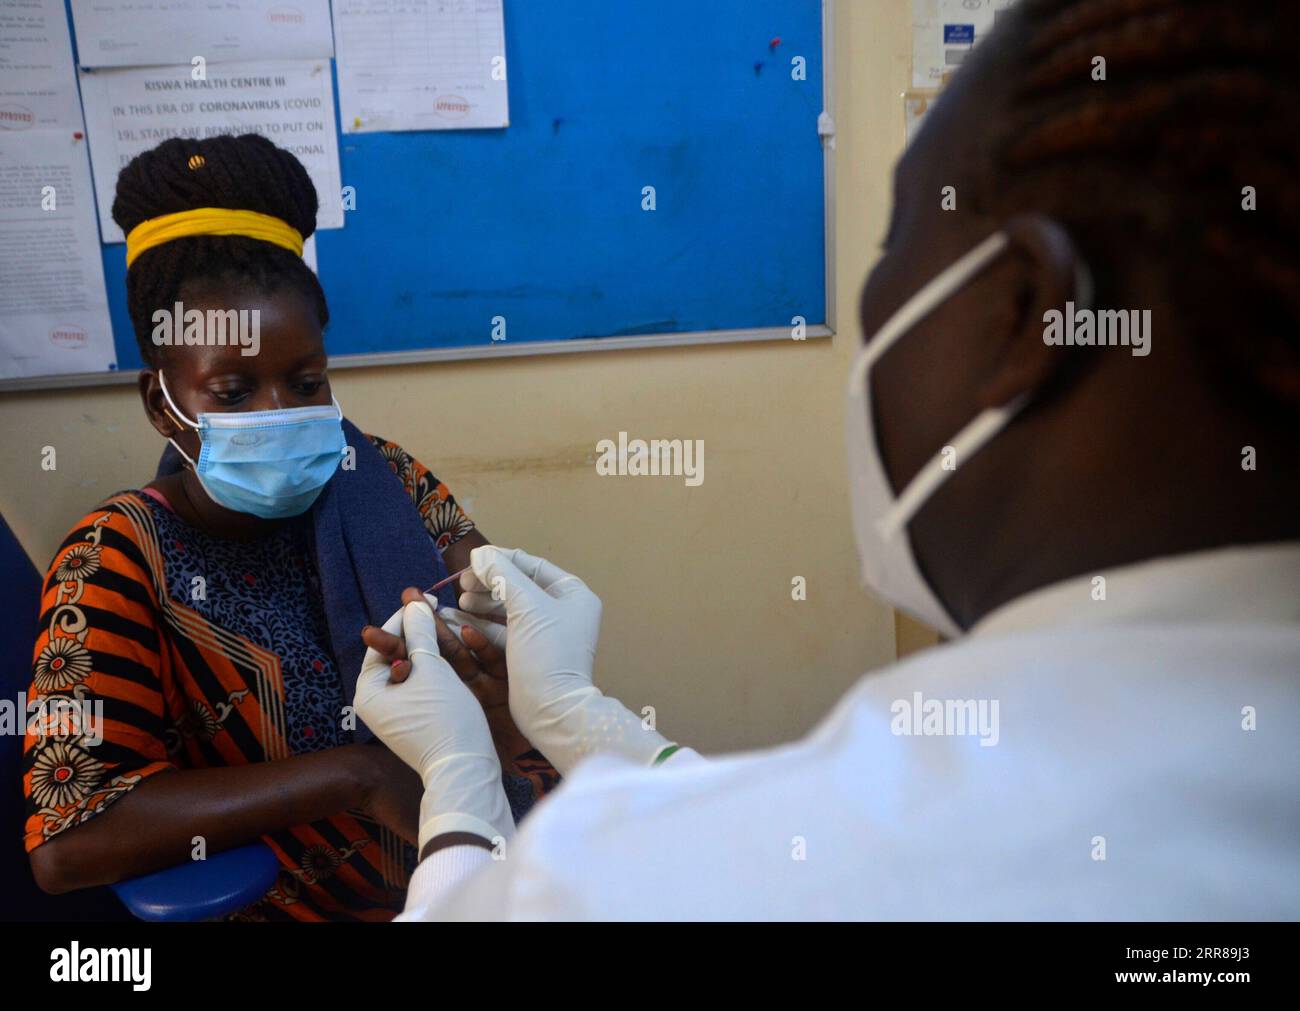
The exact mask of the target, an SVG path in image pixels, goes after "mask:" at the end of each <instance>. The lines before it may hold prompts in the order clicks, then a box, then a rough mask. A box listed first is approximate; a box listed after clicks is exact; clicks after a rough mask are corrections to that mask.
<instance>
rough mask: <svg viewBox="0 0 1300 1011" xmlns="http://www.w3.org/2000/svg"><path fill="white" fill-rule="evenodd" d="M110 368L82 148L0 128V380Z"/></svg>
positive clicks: (51, 136) (49, 133) (68, 140)
mask: <svg viewBox="0 0 1300 1011" xmlns="http://www.w3.org/2000/svg"><path fill="white" fill-rule="evenodd" d="M116 360H117V359H116V352H115V351H114V349H113V330H112V325H111V324H110V322H109V317H108V296H107V295H106V294H105V291H104V264H103V260H102V259H101V256H100V247H99V234H98V232H97V231H96V229H95V208H94V200H93V197H92V195H91V190H90V166H89V165H88V164H87V161H86V143H85V141H84V140H75V139H74V138H73V136H72V134H71V133H70V132H65V131H61V130H30V131H24V132H22V133H10V132H8V131H4V130H0V378H5V379H14V378H19V377H23V376H46V375H57V374H63V373H69V372H102V371H105V370H107V369H110V368H112V367H113V366H114V365H115V364H116Z"/></svg>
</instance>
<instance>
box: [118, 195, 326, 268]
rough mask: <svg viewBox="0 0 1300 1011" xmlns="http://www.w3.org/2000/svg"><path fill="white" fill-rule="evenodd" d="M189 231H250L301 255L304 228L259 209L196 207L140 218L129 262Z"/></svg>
mask: <svg viewBox="0 0 1300 1011" xmlns="http://www.w3.org/2000/svg"><path fill="white" fill-rule="evenodd" d="M190 235H247V236H248V237H249V238H251V239H261V240H262V241H263V242H270V243H273V244H275V245H277V246H281V247H283V248H284V249H287V250H289V252H291V253H293V254H294V255H295V256H302V232H300V231H298V229H296V228H294V227H293V226H292V225H290V224H289V223H288V222H287V221H281V220H280V219H279V218H273V217H271V215H269V214H261V213H259V212H257V211H230V210H226V209H225V208H224V207H196V208H194V210H192V211H178V212H177V213H175V214H164V215H162V216H161V217H157V218H150V219H149V220H148V221H141V222H140V223H139V224H138V225H136V226H135V227H134V228H132V229H131V233H130V234H129V235H128V236H127V237H126V265H127V267H130V266H131V264H132V263H134V262H135V259H136V257H137V256H139V255H140V254H141V253H143V252H144V251H145V250H146V249H152V248H153V247H154V246H161V245H162V244H163V243H164V242H171V241H172V240H173V239H184V238H186V237H187V236H190Z"/></svg>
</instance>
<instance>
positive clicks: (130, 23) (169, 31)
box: [72, 0, 334, 67]
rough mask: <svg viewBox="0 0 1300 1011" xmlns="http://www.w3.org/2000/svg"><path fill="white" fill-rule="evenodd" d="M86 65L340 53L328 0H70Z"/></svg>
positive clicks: (162, 63)
mask: <svg viewBox="0 0 1300 1011" xmlns="http://www.w3.org/2000/svg"><path fill="white" fill-rule="evenodd" d="M72 21H73V24H74V25H75V27H76V29H77V59H78V61H79V62H80V64H81V65H82V66H83V67H145V66H165V65H168V64H176V63H184V64H186V65H187V66H188V65H190V64H191V63H192V62H193V60H194V57H196V56H201V57H203V59H204V60H206V61H207V62H208V63H209V64H212V63H217V62H223V61H224V62H233V61H249V60H290V59H293V60H316V59H328V58H329V57H331V56H333V55H334V46H333V42H332V40H331V38H330V12H329V0H220V2H213V0H72Z"/></svg>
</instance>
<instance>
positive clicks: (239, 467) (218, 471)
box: [158, 372, 347, 520]
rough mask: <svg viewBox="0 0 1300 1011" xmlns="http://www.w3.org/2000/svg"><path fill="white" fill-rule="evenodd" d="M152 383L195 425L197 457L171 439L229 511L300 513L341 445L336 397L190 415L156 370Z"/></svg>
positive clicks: (277, 515)
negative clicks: (324, 403) (314, 403)
mask: <svg viewBox="0 0 1300 1011" xmlns="http://www.w3.org/2000/svg"><path fill="white" fill-rule="evenodd" d="M158 385H159V386H161V387H162V391H163V396H164V397H166V398H167V404H168V406H169V407H170V408H171V410H172V412H173V416H174V417H175V420H176V421H177V422H178V423H180V424H183V425H188V426H189V427H190V428H193V429H195V430H196V431H197V432H198V433H199V441H200V442H201V443H202V444H203V448H202V450H201V451H200V452H199V459H198V461H197V462H195V461H194V460H191V459H190V458H189V456H187V455H186V453H185V450H183V449H181V447H180V446H178V445H177V444H176V440H175V439H169V440H168V441H169V442H170V443H171V444H172V445H173V446H176V451H177V452H178V453H180V454H181V456H183V457H185V460H186V461H187V462H188V463H189V464H190V466H191V467H193V468H194V473H195V475H196V476H197V477H198V479H199V484H201V485H202V486H203V490H204V491H205V492H207V494H208V497H209V498H210V499H212V501H213V502H216V503H217V504H218V505H221V506H225V507H226V508H227V509H233V510H234V511H235V512H241V513H252V514H253V515H254V516H260V517H262V518H263V519H268V520H273V519H284V518H285V517H288V516H299V515H301V514H302V513H305V512H306V511H307V510H308V509H310V508H311V506H312V503H313V502H315V501H316V498H317V496H319V495H320V493H321V491H322V490H323V489H324V487H325V485H326V484H327V483H328V482H329V479H330V478H331V477H333V476H334V471H336V470H337V469H338V466H339V463H340V462H341V461H342V459H343V456H344V454H345V453H346V452H347V440H346V439H345V438H344V435H343V411H342V410H341V409H340V408H339V403H338V401H337V400H335V401H334V402H333V403H332V404H331V405H330V406H328V407H289V408H285V409H283V410H278V411H237V412H232V413H229V414H200V415H199V419H198V421H191V420H190V419H189V418H187V417H186V416H185V414H183V413H182V412H181V410H180V408H179V407H177V406H176V402H175V401H174V400H172V396H171V394H170V393H169V392H168V391H167V382H166V380H165V379H164V378H163V375H162V373H161V372H159V373H158Z"/></svg>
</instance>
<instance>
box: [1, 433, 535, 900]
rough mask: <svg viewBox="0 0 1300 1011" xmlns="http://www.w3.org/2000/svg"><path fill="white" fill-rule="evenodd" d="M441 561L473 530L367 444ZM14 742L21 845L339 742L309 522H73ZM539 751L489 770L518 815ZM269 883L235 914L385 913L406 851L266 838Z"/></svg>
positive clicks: (150, 509) (337, 703) (381, 840)
mask: <svg viewBox="0 0 1300 1011" xmlns="http://www.w3.org/2000/svg"><path fill="white" fill-rule="evenodd" d="M371 439H372V441H373V442H374V443H375V445H376V446H377V448H378V449H379V450H380V452H381V453H382V454H383V455H384V456H385V458H386V459H387V460H388V461H389V464H390V466H392V467H393V469H394V470H395V471H396V472H397V474H398V476H399V477H401V478H402V480H403V483H404V485H405V487H406V489H407V491H408V493H409V494H410V495H411V497H412V500H413V501H414V502H415V505H416V507H417V509H418V510H419V512H420V515H421V516H422V517H423V519H424V524H425V528H426V529H427V530H428V532H429V536H430V537H431V538H432V539H433V540H434V542H435V544H436V545H437V547H438V548H439V550H443V551H445V550H446V549H447V548H448V547H450V546H451V545H452V544H454V543H455V542H456V541H458V540H459V539H460V538H462V537H464V536H465V535H466V534H467V533H469V531H471V530H472V529H473V528H474V526H473V523H472V522H471V521H470V519H469V518H468V517H467V516H466V515H465V513H464V512H463V511H462V510H461V508H460V507H459V506H458V505H457V503H456V500H455V498H453V497H452V495H451V494H450V492H449V491H448V490H447V487H446V485H444V484H442V483H441V482H439V481H438V479H437V478H436V477H434V476H433V475H432V474H431V473H430V472H429V471H428V470H427V469H426V468H425V467H423V466H422V465H421V464H419V463H418V462H417V461H415V460H414V459H413V458H412V457H411V456H410V455H409V454H407V453H406V452H404V451H403V450H402V449H401V448H400V447H398V446H396V445H394V444H393V443H390V442H387V441H385V440H383V439H378V438H375V437H373V436H372V437H371ZM28 701H29V705H30V704H32V703H37V704H38V705H39V706H40V708H38V710H37V712H38V713H40V714H42V717H41V718H42V720H43V721H44V725H43V726H42V725H41V721H39V720H38V721H36V723H35V725H34V724H33V722H32V721H29V733H28V734H27V736H26V739H25V742H24V760H23V789H24V792H25V794H26V797H27V823H26V840H25V841H26V846H27V849H28V850H29V851H30V850H32V849H35V848H36V847H37V846H40V845H42V844H44V843H45V842H48V841H49V840H50V839H52V838H53V837H54V836H56V835H58V834H59V833H60V832H65V831H67V830H68V829H71V828H74V827H75V826H77V825H79V824H81V823H82V822H84V821H87V820H88V819H90V818H93V817H95V816H96V815H97V814H99V813H101V812H103V811H104V810H106V809H107V808H108V807H109V806H110V805H111V804H113V803H114V802H115V801H117V800H119V799H121V798H122V797H124V796H125V795H126V794H127V793H129V792H130V791H131V790H132V789H134V788H135V787H136V786H138V785H139V784H140V783H142V782H144V781H145V780H146V779H148V778H149V777H150V776H154V775H158V774H159V773H162V772H166V771H168V770H174V769H193V768H211V767H219V766H233V765H242V764H245V763H250V762H267V761H275V760H278V759H284V758H288V757H290V756H293V755H301V754H306V753H309V752H313V751H319V750H322V749H324V748H330V747H337V746H339V745H341V744H345V743H347V742H348V740H349V732H350V729H351V726H350V724H349V719H350V717H349V715H348V714H349V713H350V709H347V708H345V707H346V706H348V705H349V704H350V703H351V699H345V698H344V697H343V689H342V681H341V679H340V677H339V672H338V669H337V667H336V666H335V663H334V658H333V656H332V654H331V650H330V647H329V637H328V634H327V631H326V626H325V618H324V613H323V608H322V604H321V595H320V591H319V583H318V581H317V575H316V571H315V566H314V565H313V564H312V561H311V556H310V551H309V522H308V521H307V519H306V518H303V519H302V520H300V521H297V522H289V523H286V524H282V525H280V526H278V527H277V528H276V529H275V530H274V532H272V533H271V534H268V535H267V536H265V537H262V538H258V539H256V540H253V541H240V542H233V541H224V540H220V539H217V538H213V537H211V536H209V535H207V534H206V533H204V532H203V531H200V530H197V529H195V528H194V527H191V526H189V525H188V524H187V523H186V522H185V521H184V520H182V519H181V518H180V517H179V516H178V515H177V514H176V513H175V512H173V511H172V510H171V509H170V508H169V507H168V506H167V505H166V504H165V500H163V499H162V498H161V496H156V495H155V494H150V493H145V492H140V491H126V492H120V493H118V494H116V495H114V496H112V497H111V498H109V499H108V500H107V501H105V502H104V503H102V504H101V505H100V506H99V507H97V508H96V509H94V510H92V511H91V512H90V513H88V514H87V515H86V516H85V518H84V519H82V520H81V521H80V522H79V523H77V524H76V526H74V527H73V529H72V532H71V533H70V534H69V535H68V537H67V539H66V540H65V541H64V543H63V545H62V547H60V549H59V551H58V552H57V554H56V555H55V558H54V561H53V563H52V565H51V567H50V570H49V573H48V575H47V576H46V580H45V586H44V593H43V599H42V606H41V632H40V635H39V637H38V639H37V641H36V648H35V660H34V664H33V670H32V683H31V687H30V689H29V691H28ZM557 780H558V776H557V774H556V773H555V770H554V769H553V768H552V767H551V766H550V765H549V764H548V763H547V762H546V760H545V759H543V758H542V756H541V755H540V754H538V753H537V752H528V753H525V754H523V755H520V756H518V758H516V759H515V760H514V761H513V762H512V763H509V766H508V767H507V768H506V769H505V770H504V783H505V786H506V790H507V795H508V796H509V798H510V802H511V807H512V809H513V810H514V812H515V814H516V817H520V816H522V814H523V813H524V812H525V811H526V810H527V809H528V807H529V806H531V804H532V802H533V801H534V800H535V799H536V798H537V797H539V796H540V795H541V794H543V793H544V792H546V791H547V790H549V789H550V788H551V787H552V786H554V784H555V783H556V782H557ZM263 840H264V841H265V842H266V843H267V844H268V845H270V846H271V848H272V849H273V850H274V851H275V853H276V855H277V856H278V858H279V860H280V865H281V871H280V875H279V879H278V881H277V882H276V884H275V886H274V888H272V889H271V891H270V892H268V893H267V895H266V896H264V897H263V898H262V899H261V900H260V901H259V902H258V903H256V904H254V905H253V906H251V907H249V908H248V909H246V910H244V911H242V912H241V913H239V914H236V916H237V917H239V918H244V919H266V920H275V919H296V920H348V919H355V920H388V919H391V918H392V917H393V916H394V915H395V914H396V913H397V912H398V911H400V910H401V908H402V903H403V900H404V896H405V891H406V884H407V879H408V875H409V873H410V871H411V870H412V869H413V868H414V864H415V859H416V854H415V852H414V849H413V848H412V847H411V846H409V845H407V844H406V843H404V842H403V841H402V840H401V839H400V838H398V837H397V836H396V835H395V834H393V833H392V832H391V831H389V830H388V829H387V828H385V827H383V826H381V825H379V824H378V823H376V822H374V821H372V820H370V819H368V818H366V817H365V816H364V815H363V814H361V813H360V812H357V811H341V812H339V813H338V814H336V815H334V816H333V817H330V818H325V819H322V820H320V821H316V822H312V823H310V824H306V825H298V826H295V827H293V828H290V829H286V830H284V831H281V832H274V833H271V834H269V835H266V836H264V837H263Z"/></svg>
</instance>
